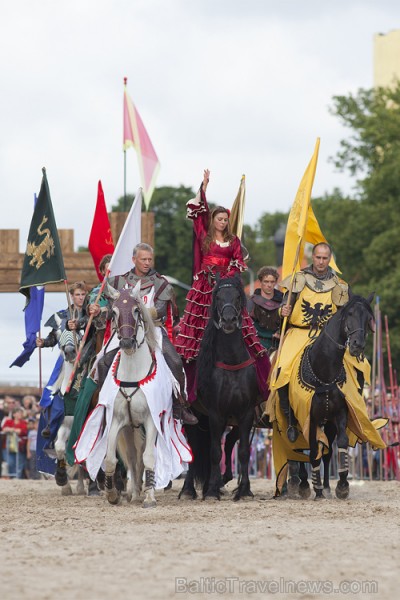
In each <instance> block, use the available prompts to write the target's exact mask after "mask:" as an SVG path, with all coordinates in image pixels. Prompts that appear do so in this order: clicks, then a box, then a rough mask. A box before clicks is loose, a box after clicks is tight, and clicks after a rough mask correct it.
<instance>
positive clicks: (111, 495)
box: [107, 489, 121, 506]
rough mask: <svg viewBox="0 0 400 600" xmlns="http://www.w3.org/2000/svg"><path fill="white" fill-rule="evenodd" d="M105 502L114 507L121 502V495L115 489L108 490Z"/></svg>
mask: <svg viewBox="0 0 400 600" xmlns="http://www.w3.org/2000/svg"><path fill="white" fill-rule="evenodd" d="M107 500H108V502H109V503H110V504H112V505H113V506H116V505H117V504H119V503H120V501H121V494H120V493H119V492H118V490H116V489H114V490H110V491H108V492H107Z"/></svg>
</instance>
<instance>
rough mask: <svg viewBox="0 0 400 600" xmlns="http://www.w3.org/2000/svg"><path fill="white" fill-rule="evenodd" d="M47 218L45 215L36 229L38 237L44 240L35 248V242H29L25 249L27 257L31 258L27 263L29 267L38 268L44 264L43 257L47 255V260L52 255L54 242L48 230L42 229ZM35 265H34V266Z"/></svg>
mask: <svg viewBox="0 0 400 600" xmlns="http://www.w3.org/2000/svg"><path fill="white" fill-rule="evenodd" d="M47 221H48V218H47V217H46V215H45V216H44V217H43V219H42V222H41V223H40V225H39V227H38V228H37V230H36V231H37V233H38V235H44V236H45V237H44V239H43V240H42V241H41V242H40V244H39V245H38V246H37V245H36V244H35V242H29V241H28V244H27V247H26V254H27V256H32V260H30V261H29V265H30V266H31V267H36V269H40V267H41V266H42V265H43V264H44V258H43V257H44V255H45V254H47V258H50V257H51V256H52V255H53V254H54V240H53V238H52V237H51V235H50V229H47V228H46V229H42V227H43V225H44V224H45V223H47ZM35 263H36V264H35Z"/></svg>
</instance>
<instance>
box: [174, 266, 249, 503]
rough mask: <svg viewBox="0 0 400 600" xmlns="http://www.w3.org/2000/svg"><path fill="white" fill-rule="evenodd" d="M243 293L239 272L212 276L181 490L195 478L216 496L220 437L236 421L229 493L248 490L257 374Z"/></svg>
mask: <svg viewBox="0 0 400 600" xmlns="http://www.w3.org/2000/svg"><path fill="white" fill-rule="evenodd" d="M245 306H246V297H245V294H244V291H243V286H242V283H241V281H240V278H238V277H233V278H227V279H220V280H219V281H217V283H216V285H215V288H214V291H213V300H212V306H211V318H210V320H209V322H208V325H207V327H206V330H205V332H204V336H203V340H202V343H201V348H200V353H199V358H198V363H197V381H198V385H197V392H198V400H197V401H196V403H195V406H197V412H196V415H198V417H199V420H200V422H199V424H198V425H193V426H186V427H185V429H186V431H187V434H188V439H189V443H190V446H191V448H192V451H193V454H194V461H193V463H191V464H190V466H189V472H188V474H187V476H186V479H185V484H184V486H183V489H182V491H181V493H180V497H182V495H187V496H189V497H191V498H195V497H196V495H197V494H196V490H195V487H194V483H195V481H196V480H197V481H199V482H201V483H202V485H203V497H204V498H206V497H214V498H217V499H220V495H221V487H222V485H223V481H222V477H221V470H220V462H221V456H222V450H221V438H222V435H223V433H224V431H225V429H226V427H227V425H228V424H232V423H237V426H238V437H239V453H238V456H239V463H240V472H239V478H238V487H237V489H236V490H235V493H234V499H235V500H239V499H240V498H243V497H245V496H252V495H253V494H252V492H251V490H250V480H249V474H248V467H249V458H250V431H251V427H252V425H253V421H254V411H255V406H256V402H257V398H258V394H259V391H258V384H257V374H256V369H255V365H254V359H252V358H251V357H250V355H249V352H248V350H247V347H246V344H245V342H244V340H243V335H242V329H241V325H242V310H243V309H244V307H245Z"/></svg>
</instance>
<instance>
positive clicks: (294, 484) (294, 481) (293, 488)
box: [287, 477, 300, 498]
mask: <svg viewBox="0 0 400 600" xmlns="http://www.w3.org/2000/svg"><path fill="white" fill-rule="evenodd" d="M299 486H300V479H299V478H298V477H297V478H294V477H291V478H290V479H289V481H288V482H287V493H288V497H289V498H298V497H299V495H300V490H299Z"/></svg>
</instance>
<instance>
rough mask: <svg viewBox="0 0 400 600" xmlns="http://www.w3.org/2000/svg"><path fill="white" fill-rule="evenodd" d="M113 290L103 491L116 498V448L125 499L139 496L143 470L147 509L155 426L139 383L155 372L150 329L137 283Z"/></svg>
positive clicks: (152, 500)
mask: <svg viewBox="0 0 400 600" xmlns="http://www.w3.org/2000/svg"><path fill="white" fill-rule="evenodd" d="M112 293H113V299H114V304H113V320H114V324H115V329H116V333H117V336H118V339H119V348H120V350H119V353H118V354H117V357H116V359H115V360H114V363H113V365H112V367H111V369H112V377H113V379H114V382H113V383H114V384H117V386H118V393H117V395H116V397H115V400H114V406H113V414H112V421H111V425H110V430H109V434H108V443H107V453H106V457H105V473H106V483H105V486H106V487H105V489H106V495H107V499H108V501H109V502H110V503H111V504H117V503H118V502H119V500H120V492H119V491H118V490H117V489H116V487H115V481H114V474H115V468H116V465H117V448H118V452H119V454H120V456H121V458H122V460H123V462H124V464H125V466H126V468H127V472H128V481H127V489H126V492H127V500H128V502H130V501H131V500H132V499H136V498H138V497H139V495H140V491H141V486H142V476H143V470H144V474H145V477H144V492H145V498H144V501H143V507H144V508H150V507H155V506H156V499H155V494H154V488H155V471H154V467H155V444H156V438H157V429H156V426H155V424H154V420H153V418H152V415H151V412H150V409H149V406H148V403H147V400H146V396H145V394H144V393H143V391H142V389H141V385H142V384H143V383H144V382H145V381H146V380H149V378H152V377H154V375H155V371H156V365H157V363H156V359H155V349H156V343H157V342H156V336H155V328H154V325H153V322H152V318H151V316H150V313H149V312H148V310H147V309H146V307H145V305H144V304H143V302H142V300H141V298H140V282H139V284H138V286H136V287H135V289H130V290H129V289H123V290H121V291H120V292H115V293H114V292H112ZM105 385H106V383H105ZM143 434H145V435H143Z"/></svg>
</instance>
